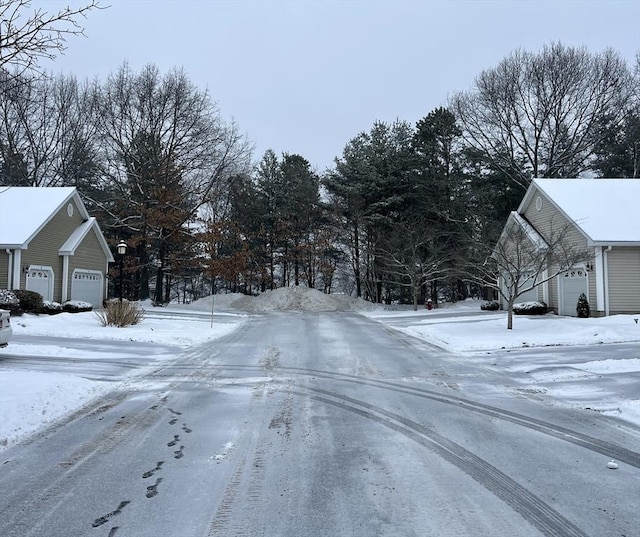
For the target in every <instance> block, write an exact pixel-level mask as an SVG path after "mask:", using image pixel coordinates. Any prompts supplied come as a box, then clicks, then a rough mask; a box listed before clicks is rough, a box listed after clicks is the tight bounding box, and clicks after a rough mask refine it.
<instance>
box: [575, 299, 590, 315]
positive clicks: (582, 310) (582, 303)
mask: <svg viewBox="0 0 640 537" xmlns="http://www.w3.org/2000/svg"><path fill="white" fill-rule="evenodd" d="M576 312H577V313H578V317H581V318H583V319H586V318H587V317H589V315H590V314H591V308H590V307H589V301H588V300H587V297H586V296H585V294H584V293H580V296H579V297H578V304H577V305H576Z"/></svg>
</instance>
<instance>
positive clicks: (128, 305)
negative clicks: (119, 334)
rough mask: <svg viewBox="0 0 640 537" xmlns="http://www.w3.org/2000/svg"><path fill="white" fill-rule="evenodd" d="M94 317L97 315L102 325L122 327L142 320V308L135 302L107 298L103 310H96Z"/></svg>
mask: <svg viewBox="0 0 640 537" xmlns="http://www.w3.org/2000/svg"><path fill="white" fill-rule="evenodd" d="M96 317H98V320H99V321H100V324H101V325H102V326H117V327H119V328H123V327H125V326H130V325H134V324H138V323H139V322H140V321H142V319H144V310H143V309H142V308H141V307H140V306H138V304H137V303H135V302H129V301H128V300H123V301H122V302H120V300H109V302H107V303H106V305H105V307H104V309H103V310H100V311H96Z"/></svg>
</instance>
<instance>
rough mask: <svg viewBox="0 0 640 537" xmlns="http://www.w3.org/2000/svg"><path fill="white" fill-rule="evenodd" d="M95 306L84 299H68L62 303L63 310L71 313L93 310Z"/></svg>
mask: <svg viewBox="0 0 640 537" xmlns="http://www.w3.org/2000/svg"><path fill="white" fill-rule="evenodd" d="M92 309H93V306H92V305H91V304H89V302H83V301H82V300H68V301H67V302H65V303H64V304H62V310H63V311H67V312H69V313H80V312H82V311H91V310H92Z"/></svg>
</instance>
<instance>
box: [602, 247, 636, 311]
mask: <svg viewBox="0 0 640 537" xmlns="http://www.w3.org/2000/svg"><path fill="white" fill-rule="evenodd" d="M607 261H608V284H609V312H610V313H611V314H615V313H640V247H626V248H625V247H618V248H616V247H614V248H613V249H612V250H611V251H610V252H608V253H607Z"/></svg>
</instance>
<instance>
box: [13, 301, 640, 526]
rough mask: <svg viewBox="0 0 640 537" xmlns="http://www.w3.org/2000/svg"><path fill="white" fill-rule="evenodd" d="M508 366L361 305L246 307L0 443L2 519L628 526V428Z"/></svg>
mask: <svg viewBox="0 0 640 537" xmlns="http://www.w3.org/2000/svg"><path fill="white" fill-rule="evenodd" d="M125 354H126V353H125ZM59 365H60V366H63V364H59ZM113 366H114V367H115V368H116V369H115V371H125V370H126V369H127V368H128V367H130V366H131V363H130V362H127V361H126V359H125V358H122V357H120V358H118V360H117V361H114V364H113ZM76 367H77V366H76ZM102 373H104V374H105V378H107V377H108V378H113V371H112V372H111V373H110V374H107V373H106V372H105V371H103V370H102V369H99V370H93V371H91V375H93V376H92V378H97V377H99V375H100V374H102ZM510 382H511V381H510V380H509V378H508V377H507V376H506V375H503V374H502V373H501V372H500V371H499V370H496V368H492V369H489V368H487V367H480V366H475V365H474V364H473V361H472V360H469V358H465V359H461V358H457V357H456V356H455V355H452V354H449V353H446V352H444V351H442V350H440V349H437V348H435V347H432V346H430V345H428V344H425V343H424V342H420V341H418V340H414V339H412V338H410V337H408V336H405V335H402V334H400V333H398V332H395V331H393V330H391V329H388V328H385V327H384V326H383V325H381V324H379V323H376V322H375V321H372V320H369V319H367V318H365V317H362V316H359V315H357V314H348V313H330V314H328V313H320V314H314V313H282V314H280V313H272V314H268V315H262V316H253V317H251V318H250V319H249V321H248V322H247V323H246V324H244V325H243V326H242V327H241V328H240V329H239V330H238V331H236V332H234V333H232V334H230V335H229V336H226V337H225V338H222V339H220V340H217V341H215V342H212V343H209V344H207V345H202V346H199V347H193V348H191V349H190V350H189V351H188V352H186V353H183V354H180V355H176V356H175V357H172V358H170V359H169V360H166V361H163V362H158V363H157V364H156V366H154V368H152V372H150V373H146V374H145V375H142V376H138V377H136V380H135V382H129V383H127V386H128V387H127V388H126V389H125V390H118V391H115V392H113V393H112V394H111V395H109V396H108V397H106V398H104V399H101V400H100V401H99V402H97V403H95V404H93V405H92V406H90V407H87V408H83V409H82V410H81V411H79V412H77V413H76V414H75V415H74V416H72V417H70V418H69V419H67V420H66V421H65V422H64V423H62V424H58V425H57V426H55V427H52V428H50V429H48V430H46V431H44V432H42V433H40V434H38V435H36V436H34V437H32V438H30V439H29V440H28V441H26V442H23V443H22V444H19V445H17V446H15V447H12V448H10V449H7V450H6V451H4V452H2V453H0V535H2V536H3V537H28V536H43V537H44V536H46V537H63V536H64V537H81V536H88V537H94V536H95V537H146V536H149V537H151V536H153V537H163V536H167V537H169V536H171V537H174V536H175V537H190V536H193V537H213V536H225V537H227V536H231V537H233V536H264V537H276V536H284V537H325V536H331V537H334V536H340V537H342V536H358V537H360V536H362V537H365V536H366V537H377V536H389V537H391V536H393V537H396V536H415V537H430V536H433V537H449V536H470V537H471V536H473V537H482V536H487V537H489V536H490V537H499V536H505V537H525V536H526V537H534V536H557V537H578V536H593V537H614V536H618V537H622V536H625V537H633V536H640V514H639V511H638V503H639V499H640V454H639V453H638V452H639V449H638V447H639V446H638V439H639V438H640V431H638V430H637V428H635V427H633V426H631V425H625V424H623V423H622V422H620V421H618V420H616V419H614V418H610V417H607V416H603V415H600V414H597V413H589V412H585V411H584V410H582V411H580V410H571V409H564V408H560V407H556V406H551V405H548V404H544V403H543V402H541V401H539V400H536V399H535V398H531V397H527V396H526V394H519V393H517V392H516V391H514V390H510V389H508V388H509V384H510ZM610 459H615V460H616V461H617V462H618V464H619V468H618V469H616V470H610V469H608V468H607V462H608V461H609V460H610Z"/></svg>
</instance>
